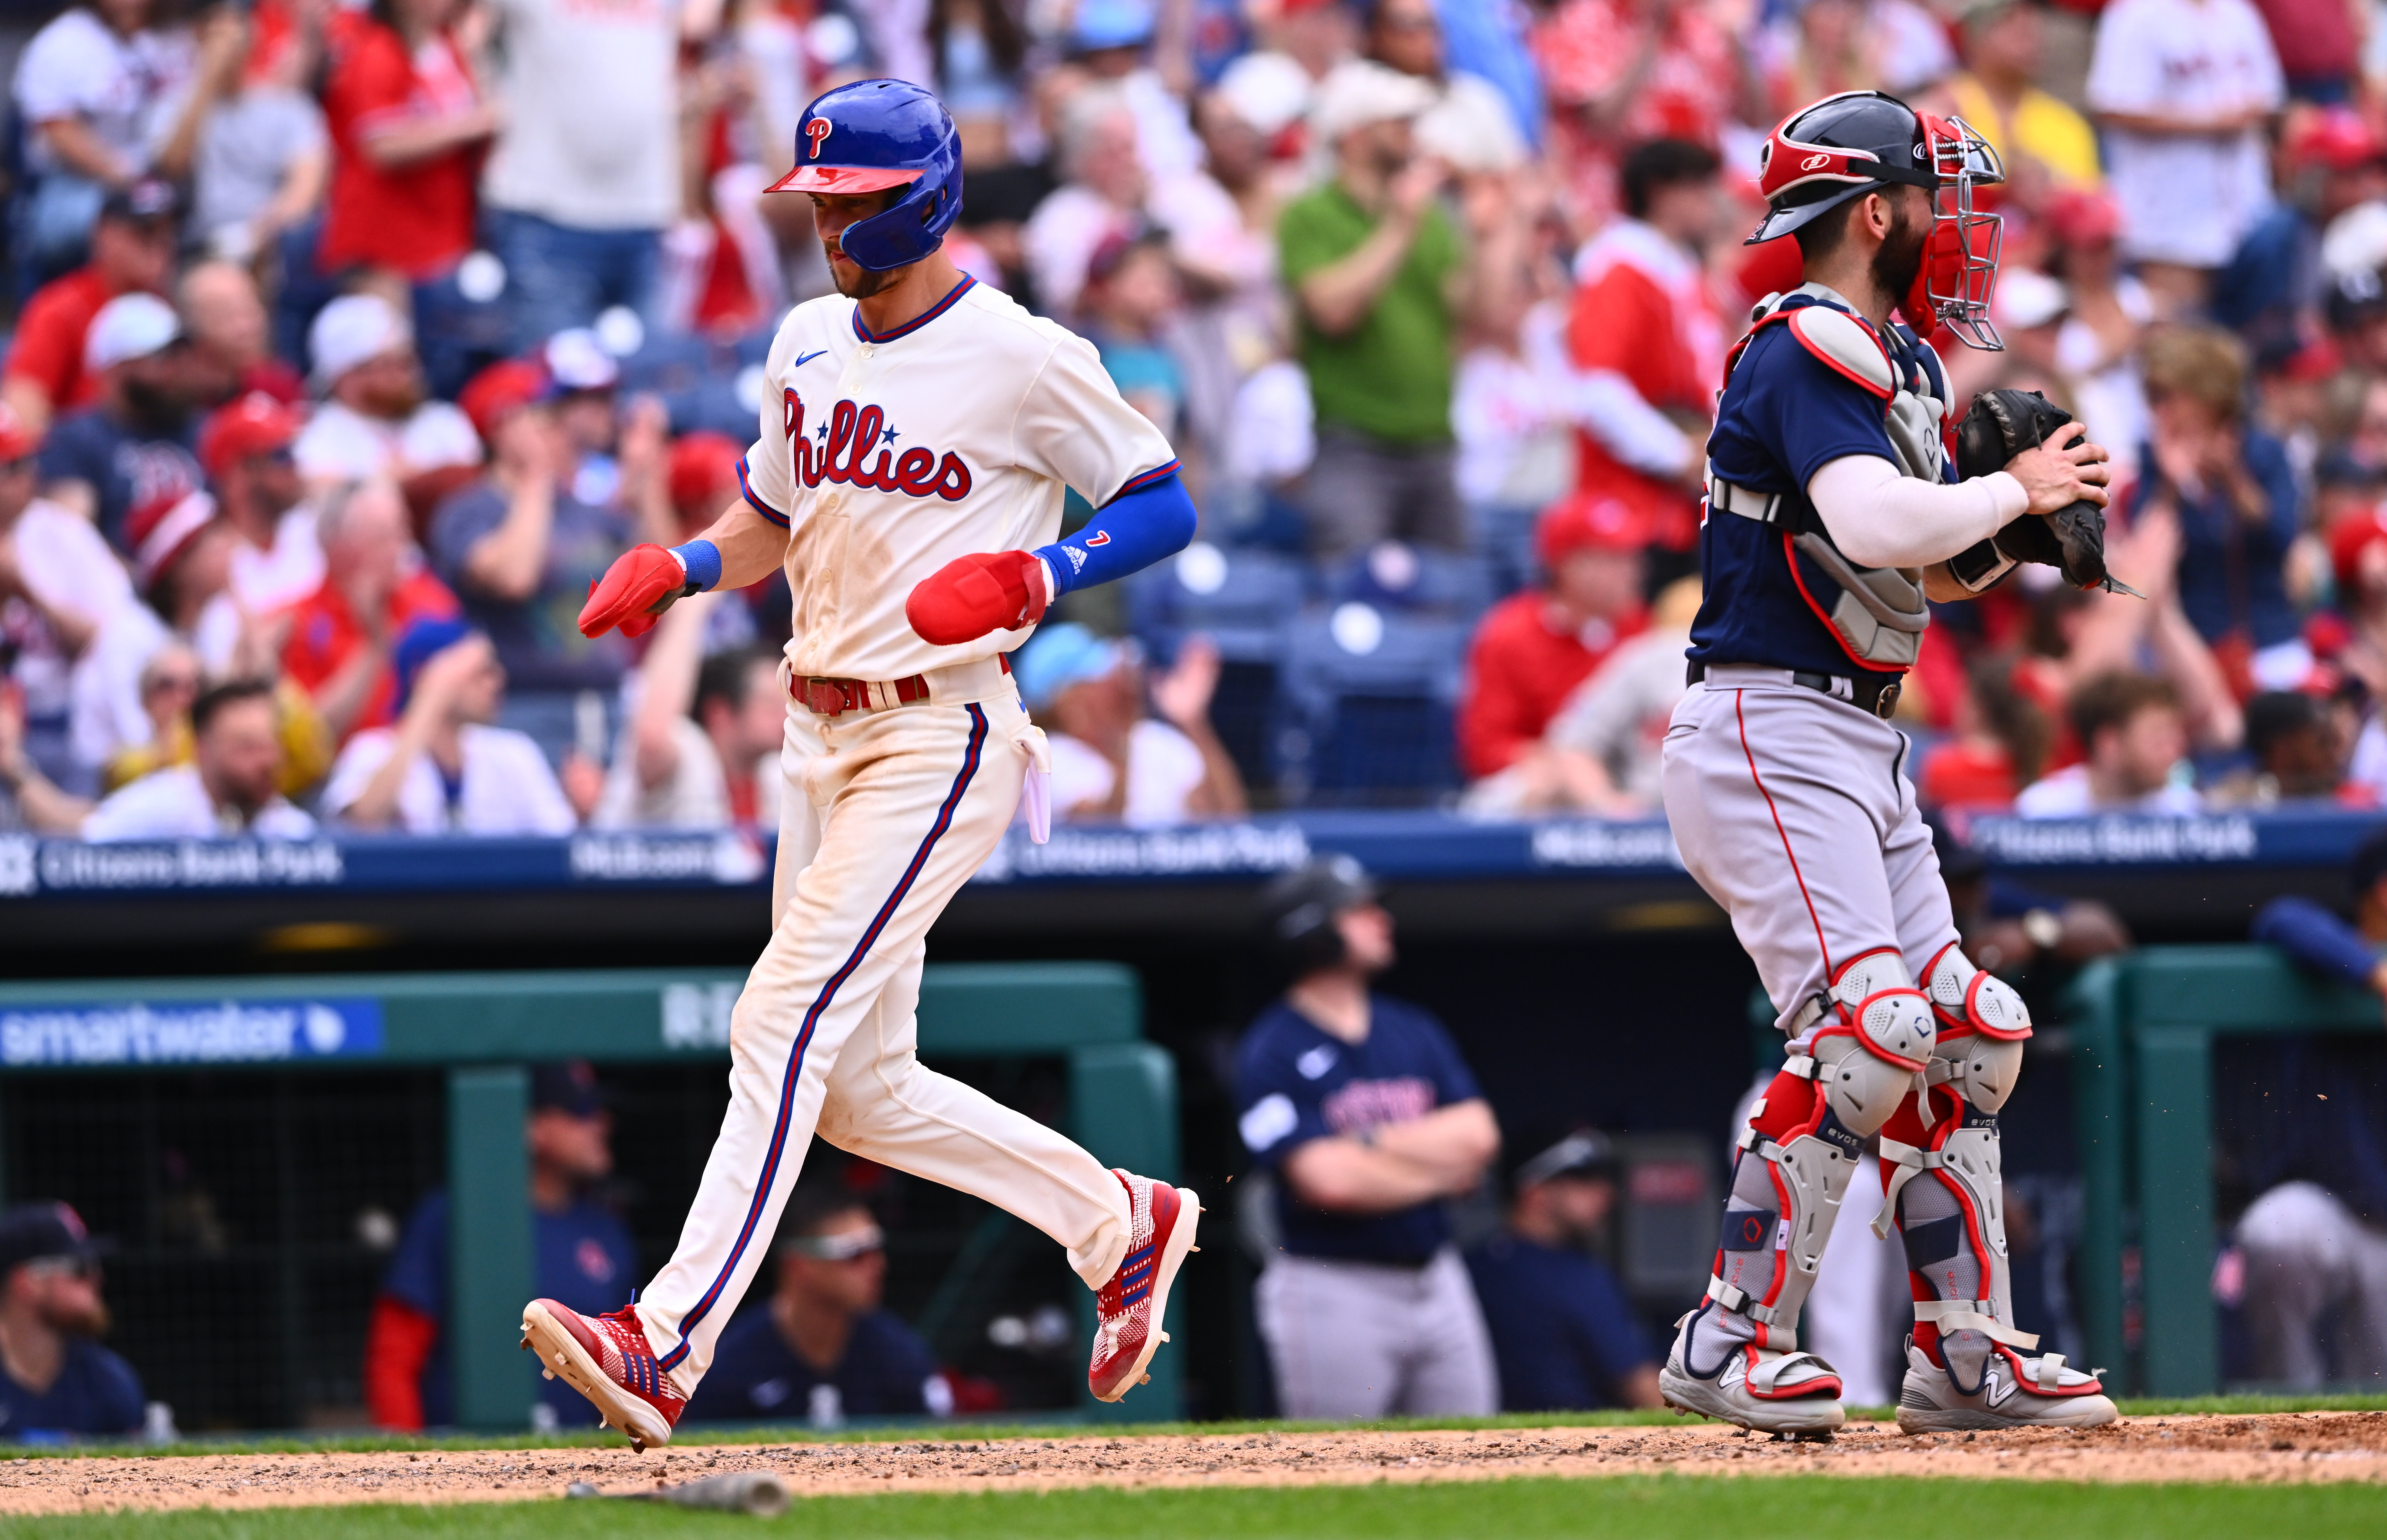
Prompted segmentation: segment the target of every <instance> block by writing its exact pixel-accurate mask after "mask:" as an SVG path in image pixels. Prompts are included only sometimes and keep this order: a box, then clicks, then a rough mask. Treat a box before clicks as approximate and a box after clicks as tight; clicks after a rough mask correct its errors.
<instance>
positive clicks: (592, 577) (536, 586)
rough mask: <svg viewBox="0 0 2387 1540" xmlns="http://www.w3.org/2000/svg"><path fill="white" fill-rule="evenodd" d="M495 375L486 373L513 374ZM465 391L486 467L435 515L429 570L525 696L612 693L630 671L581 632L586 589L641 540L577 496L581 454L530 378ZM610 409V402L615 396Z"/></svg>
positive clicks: (616, 641)
mask: <svg viewBox="0 0 2387 1540" xmlns="http://www.w3.org/2000/svg"><path fill="white" fill-rule="evenodd" d="M514 367H515V366H512V365H509V364H497V365H493V366H492V367H491V370H490V371H489V372H487V375H485V376H484V377H485V378H486V377H487V376H488V375H495V374H496V373H497V372H499V371H505V370H510V369H512V368H514ZM495 384H496V385H499V386H500V387H501V388H494V389H492V388H486V387H483V386H482V384H481V381H479V380H476V381H475V382H474V386H471V387H467V390H466V397H467V398H468V399H470V400H471V401H472V402H473V404H474V416H475V418H476V420H477V422H476V425H477V426H478V427H479V429H480V430H481V432H482V433H483V434H484V435H486V437H487V439H488V443H489V449H490V458H489V464H488V469H487V471H486V473H485V474H484V475H483V476H482V478H481V479H480V480H478V481H476V482H474V483H473V484H472V485H471V486H467V487H465V488H464V489H463V490H461V491H460V492H458V493H456V494H455V495H453V496H452V497H450V498H448V499H447V500H446V501H445V502H443V503H441V504H440V505H439V510H438V511H437V512H436V514H434V515H433V516H432V521H431V537H430V540H429V542H428V543H429V546H430V550H431V561H432V565H433V566H434V567H436V569H437V570H438V572H439V574H440V576H441V577H443V578H445V579H446V580H447V582H448V586H449V587H452V588H454V589H455V590H456V594H457V597H458V598H460V599H461V600H463V601H464V612H465V613H466V614H467V615H468V616H469V617H470V618H471V619H472V622H473V624H474V626H476V627H477V628H479V629H480V630H483V631H486V632H487V633H488V635H489V638H490V640H492V641H493V642H495V643H496V644H497V649H498V658H499V662H501V663H504V664H505V668H506V673H507V674H508V675H510V676H511V677H512V679H513V682H514V685H515V688H518V689H522V690H531V691H546V692H553V691H559V690H574V689H602V690H607V691H610V690H612V689H613V687H614V685H616V684H617V683H619V682H620V680H621V677H622V672H623V670H624V668H625V667H626V666H627V663H628V661H629V650H628V644H627V643H626V642H625V641H624V639H623V638H622V637H618V636H614V635H611V634H609V635H606V636H603V637H597V638H595V639H593V640H592V639H590V638H589V637H584V636H582V635H581V634H580V626H579V624H578V621H579V615H580V606H581V604H582V603H583V602H584V601H586V600H587V597H588V587H589V585H590V584H592V583H594V582H595V581H596V580H597V579H598V578H600V577H601V576H603V575H604V572H605V569H606V567H607V566H608V565H610V564H611V563H612V562H613V558H615V557H616V556H619V555H621V554H622V552H623V551H625V550H626V549H629V547H630V545H631V544H632V543H633V542H634V541H635V540H636V539H637V538H638V529H637V527H636V526H635V525H634V524H632V523H631V521H630V520H629V519H628V518H627V517H625V515H623V514H622V513H621V512H619V511H616V510H614V509H613V508H610V507H604V506H601V505H592V504H589V503H587V502H583V501H581V500H580V499H579V498H578V497H576V496H575V493H574V488H575V484H576V480H577V478H576V476H575V471H576V469H577V467H578V465H579V463H580V452H579V448H578V447H577V446H576V445H575V442H574V440H573V438H572V436H571V435H570V433H569V432H568V431H567V430H566V428H565V427H564V425H563V424H562V423H560V422H559V421H558V414H557V411H556V410H555V409H554V408H552V407H550V406H549V405H548V404H547V403H546V402H545V401H544V400H543V399H542V397H543V396H544V395H545V394H546V388H547V387H540V388H538V389H537V391H536V392H534V391H533V390H532V389H531V388H530V386H531V382H530V380H529V378H528V377H527V376H524V377H523V378H521V379H519V380H514V379H512V376H511V375H509V376H506V377H504V378H500V379H499V380H497V381H496V382H495ZM608 399H609V402H610V398H608Z"/></svg>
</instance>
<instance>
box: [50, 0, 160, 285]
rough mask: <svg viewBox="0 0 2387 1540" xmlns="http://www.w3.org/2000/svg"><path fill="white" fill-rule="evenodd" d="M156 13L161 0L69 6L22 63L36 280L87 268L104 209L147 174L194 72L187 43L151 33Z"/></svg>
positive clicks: (101, 1)
mask: <svg viewBox="0 0 2387 1540" xmlns="http://www.w3.org/2000/svg"><path fill="white" fill-rule="evenodd" d="M155 9H156V6H155V5H154V3H153V0H94V3H93V4H92V5H89V6H71V7H69V9H68V10H66V11H65V12H64V13H62V14H61V15H59V16H58V17H57V19H55V20H53V21H51V22H50V23H49V24H48V25H47V26H45V27H44V28H43V29H42V30H41V31H40V32H36V33H34V34H33V39H32V42H31V43H28V44H26V45H25V51H24V53H23V54H21V55H19V57H18V60H17V82H16V105H17V112H18V115H19V117H20V118H21V120H23V125H24V128H23V130H22V131H20V132H23V133H24V145H23V151H22V153H23V156H24V163H25V169H26V170H28V171H29V172H31V173H32V186H31V187H30V189H29V190H28V192H27V194H26V196H25V200H24V204H23V207H22V208H21V210H20V211H19V216H18V221H17V231H18V240H19V243H21V244H20V245H19V249H18V259H19V262H21V263H23V264H24V265H25V268H26V270H28V271H30V273H31V275H32V277H33V278H34V279H36V280H37V281H38V280H39V279H42V278H46V277H48V276H49V275H50V274H52V273H54V272H57V271H62V270H64V269H66V268H69V267H71V266H73V265H74V264H75V263H76V262H78V261H80V260H81V259H82V252H83V248H84V243H85V242H86V241H87V240H88V239H89V238H90V236H91V233H92V221H93V220H94V218H95V216H96V215H97V214H98V212H99V208H100V204H101V202H102V201H103V200H104V199H105V198H106V197H107V195H108V194H110V193H113V192H118V191H120V190H122V189H124V188H127V187H130V186H132V185H133V183H136V182H137V181H139V180H140V178H141V177H142V175H143V174H144V173H145V172H146V171H147V170H148V169H149V164H150V161H151V159H152V158H154V156H155V153H156V149H157V145H158V137H159V135H160V133H162V132H163V131H164V127H165V125H164V124H163V123H162V122H161V121H160V118H161V116H162V114H163V111H164V107H165V104H166V102H167V99H168V98H169V96H170V95H171V94H172V93H173V91H174V89H175V87H176V86H177V85H178V83H179V82H181V80H182V79H183V75H184V73H185V71H186V69H187V68H188V55H187V54H186V53H185V52H184V50H183V47H182V46H181V45H180V44H179V40H177V39H175V38H173V37H170V36H168V35H166V34H164V33H161V32H156V31H153V30H152V29H151V27H150V25H149V23H150V19H151V16H152V13H153V12H154V10H155Z"/></svg>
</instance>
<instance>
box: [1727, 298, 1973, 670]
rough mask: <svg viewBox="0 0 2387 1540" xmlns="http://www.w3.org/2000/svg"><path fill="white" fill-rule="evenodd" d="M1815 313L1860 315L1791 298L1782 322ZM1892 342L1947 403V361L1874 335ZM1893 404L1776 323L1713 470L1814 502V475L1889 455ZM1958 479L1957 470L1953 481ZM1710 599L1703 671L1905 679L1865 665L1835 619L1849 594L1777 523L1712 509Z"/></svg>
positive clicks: (1748, 369)
mask: <svg viewBox="0 0 2387 1540" xmlns="http://www.w3.org/2000/svg"><path fill="white" fill-rule="evenodd" d="M1811 305H1828V306H1830V308H1831V309H1837V310H1840V311H1843V312H1845V313H1850V314H1853V313H1854V312H1853V311H1850V310H1849V309H1848V307H1847V306H1845V305H1838V304H1834V303H1833V302H1832V301H1829V300H1826V299H1823V298H1820V297H1817V296H1814V295H1811V294H1793V295H1791V296H1790V297H1789V298H1787V299H1786V300H1784V301H1783V302H1782V305H1781V309H1780V310H1779V311H1777V312H1776V313H1777V314H1780V315H1783V316H1785V317H1786V318H1787V316H1788V315H1790V314H1792V313H1795V312H1796V311H1798V310H1800V309H1805V308H1807V307H1808V306H1811ZM1874 330H1875V333H1876V335H1878V336H1883V337H1886V338H1887V340H1888V343H1889V345H1890V346H1889V354H1890V360H1891V363H1892V366H1893V367H1894V368H1895V369H1896V371H1897V372H1898V375H1899V377H1900V378H1901V379H1902V380H1906V381H1908V382H1910V383H1911V382H1913V380H1914V379H1915V378H1917V376H1918V372H1919V375H1920V377H1921V378H1922V379H1923V380H1925V381H1926V382H1927V385H1926V390H1925V392H1924V393H1925V394H1926V395H1928V396H1930V397H1932V398H1934V399H1936V400H1940V401H1945V400H1946V399H1947V398H1948V385H1947V381H1946V379H1945V378H1944V377H1943V376H1942V375H1941V374H1940V372H1939V359H1938V358H1937V357H1936V356H1935V355H1934V354H1933V353H1932V351H1931V350H1930V349H1929V348H1927V347H1924V346H1922V344H1920V343H1919V342H1917V341H1916V340H1915V336H1914V334H1913V332H1911V331H1909V330H1907V329H1906V328H1905V327H1903V326H1899V325H1891V326H1888V327H1876V328H1875V329H1874ZM1888 407H1889V400H1888V397H1887V396H1884V395H1881V394H1878V393H1876V391H1875V390H1874V389H1873V388H1872V387H1871V386H1870V385H1866V384H1863V383H1862V382H1860V381H1859V380H1857V379H1856V378H1855V377H1853V376H1852V375H1850V374H1849V373H1847V372H1844V371H1843V370H1841V369H1840V368H1838V366H1836V365H1834V364H1832V363H1828V362H1826V361H1825V360H1824V359H1822V358H1820V357H1818V356H1817V355H1816V354H1815V353H1814V352H1812V351H1811V350H1810V349H1809V348H1808V347H1807V346H1806V345H1805V344H1804V343H1802V342H1801V341H1800V338H1799V337H1798V336H1797V335H1795V334H1794V333H1793V331H1792V330H1791V326H1790V323H1789V322H1788V321H1787V319H1785V320H1782V321H1772V320H1769V322H1768V323H1766V324H1763V325H1761V326H1760V327H1759V328H1758V330H1757V333H1756V335H1754V336H1752V337H1750V338H1749V347H1748V348H1747V349H1746V350H1745V351H1744V352H1743V353H1742V354H1741V356H1740V360H1739V361H1738V363H1737V364H1736V365H1734V367H1733V371H1732V377H1731V378H1730V379H1729V380H1728V381H1726V382H1725V385H1724V398H1723V400H1722V401H1721V402H1719V403H1718V404H1717V408H1716V423H1715V431H1714V432H1713V433H1711V435H1709V437H1708V463H1709V466H1710V468H1711V470H1712V471H1713V473H1714V474H1715V475H1716V476H1717V477H1718V478H1719V479H1721V480H1724V481H1728V482H1731V483H1733V484H1734V485H1736V486H1746V487H1748V488H1749V489H1750V490H1751V491H1754V492H1787V493H1792V494H1795V495H1796V496H1797V497H1798V499H1800V502H1801V504H1804V502H1805V498H1806V492H1805V488H1806V486H1807V483H1808V480H1809V478H1811V477H1812V476H1813V475H1814V473H1816V471H1817V470H1819V469H1821V468H1822V467H1823V466H1825V465H1826V464H1828V463H1830V462H1831V461H1835V460H1838V459H1839V458H1840V457H1841V456H1843V455H1878V456H1880V457H1881V458H1882V459H1884V460H1887V461H1890V463H1892V464H1893V465H1894V464H1896V463H1897V462H1898V457H1897V455H1896V454H1895V453H1894V452H1893V451H1892V450H1891V448H1890V443H1889V430H1888V427H1886V426H1885V425H1884V423H1885V420H1886V417H1887V414H1888ZM1945 474H1947V475H1948V477H1949V479H1951V480H1952V479H1954V473H1953V471H1952V470H1948V471H1946V472H1945ZM1699 566H1700V574H1701V577H1702V579H1703V581H1704V584H1705V587H1706V593H1705V595H1704V597H1703V599H1702V600H1701V602H1700V604H1699V618H1698V619H1697V620H1695V621H1693V622H1692V623H1691V646H1690V651H1689V656H1690V657H1691V658H1693V659H1694V660H1697V661H1698V662H1700V663H1762V664H1765V665H1767V666H1769V667H1774V668H1788V669H1797V670H1800V671H1806V672H1813V673H1818V674H1841V675H1847V674H1855V673H1858V672H1859V671H1861V670H1870V671H1872V672H1902V670H1894V669H1893V670H1885V669H1882V668H1881V666H1880V665H1878V664H1863V663H1858V662H1857V661H1856V660H1855V659H1854V658H1853V657H1851V656H1850V653H1849V651H1848V650H1847V649H1846V648H1845V647H1843V646H1841V644H1840V639H1839V634H1838V632H1836V631H1834V630H1833V629H1832V627H1831V625H1830V624H1829V623H1828V622H1826V621H1825V618H1824V617H1825V615H1827V614H1829V613H1830V612H1831V609H1832V606H1833V605H1834V604H1835V603H1836V602H1838V600H1839V597H1840V588H1839V586H1838V584H1836V583H1834V582H1833V581H1832V579H1831V577H1830V576H1829V575H1828V574H1826V573H1825V571H1824V569H1823V568H1822V567H1820V566H1818V565H1816V564H1815V563H1814V562H1812V561H1810V560H1809V559H1808V558H1806V557H1805V556H1803V555H1800V553H1799V552H1797V551H1796V550H1794V549H1792V548H1791V545H1790V538H1789V532H1788V531H1787V530H1786V529H1785V528H1784V527H1783V526H1782V525H1781V524H1759V523H1758V522H1757V521H1756V520H1754V519H1745V518H1742V517H1741V516H1740V515H1739V514H1737V513H1726V512H1722V511H1716V510H1712V509H1711V510H1709V511H1707V514H1706V523H1705V524H1703V525H1702V527H1701V529H1700V531H1699Z"/></svg>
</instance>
